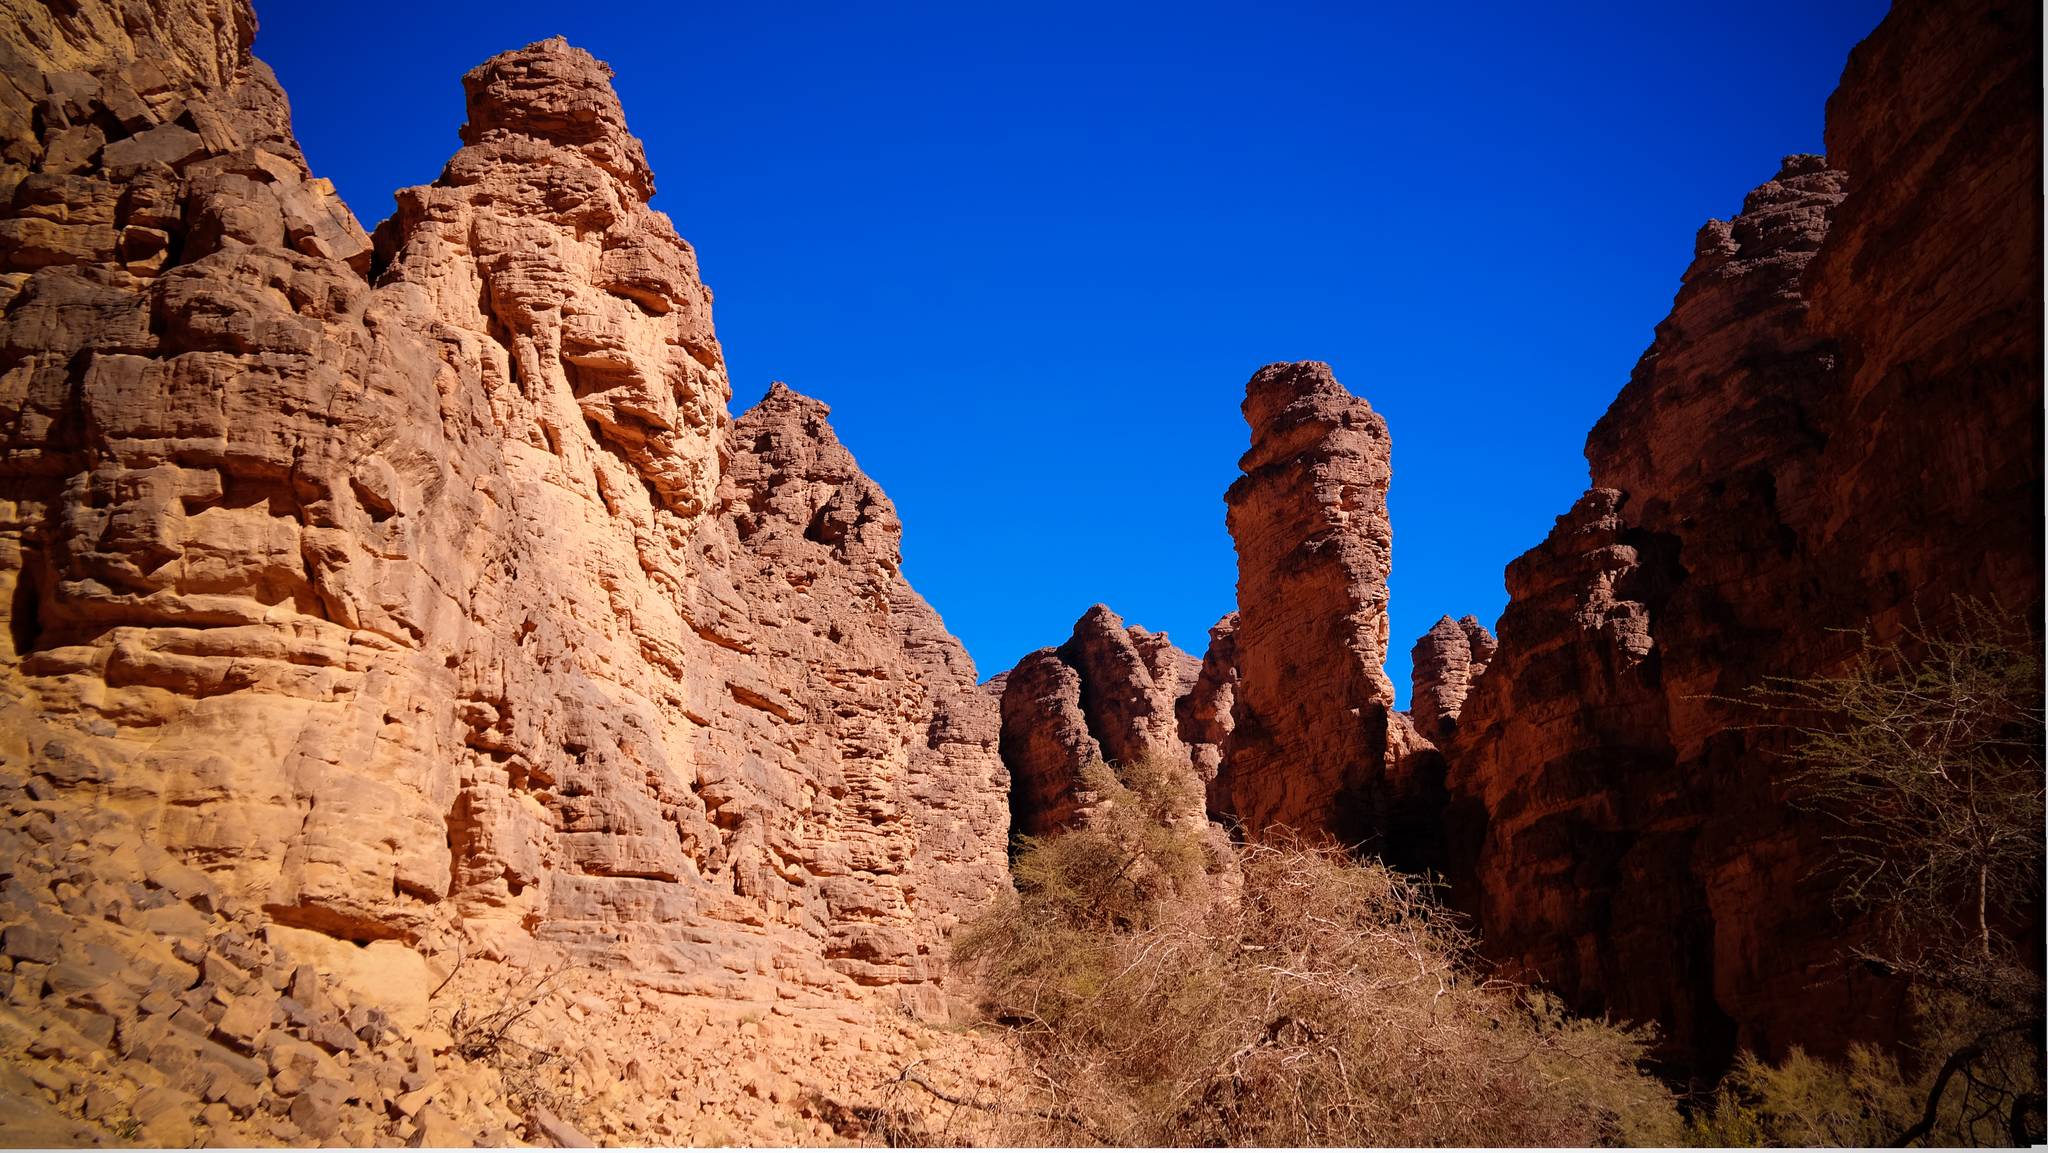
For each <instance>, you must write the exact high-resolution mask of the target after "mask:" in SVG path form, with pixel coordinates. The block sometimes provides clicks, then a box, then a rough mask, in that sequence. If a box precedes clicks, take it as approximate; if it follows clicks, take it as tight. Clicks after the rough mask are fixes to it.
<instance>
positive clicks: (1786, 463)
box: [1449, 2, 2042, 1066]
mask: <svg viewBox="0 0 2048 1153" xmlns="http://www.w3.org/2000/svg"><path fill="white" fill-rule="evenodd" d="M2039 19H2040V16H2039V11H2038V9H2036V8H2031V7H2026V6H2020V5H2011V4H2002V3H1991V2H1978V3H1969V4H1959V5H1958V4H1932V3H1919V2H1907V3H1900V4H1898V5H1895V6H1894V9H1893V11H1892V13H1891V15H1890V16H1888V17H1887V18H1886V20H1885V22H1884V23H1883V24H1882V25H1881V26H1880V27H1879V28H1878V30H1877V31H1876V32H1874V33H1873V34H1872V35H1871V37H1870V38H1869V39H1867V40H1866V41H1865V42H1864V43H1863V44H1861V45H1860V46H1858V48H1857V49H1856V50H1855V52H1854V53H1853V54H1852V55H1851V57H1850V59H1849V63H1848V67H1847V68H1846V70H1845V71H1844V73H1843V78H1842V84H1841V87H1840V88H1839V89H1838V90H1837V92H1836V93H1835V95H1834V97H1833V98H1832V99H1831V100H1830V101H1829V105H1828V123H1827V148H1828V154H1827V156H1826V158H1825V159H1823V158H1821V157H1815V156H1795V157H1790V158H1788V159H1787V160H1786V161H1785V164H1784V166H1783V168H1782V169H1781V171H1780V172H1779V173H1778V175H1777V176H1776V177H1775V178H1773V179H1772V180H1770V181H1768V182H1766V183H1765V184H1764V185H1762V186H1761V187H1759V188H1758V189H1757V190H1756V191H1755V192H1753V193H1751V194H1750V196H1749V197H1748V199H1747V200H1746V201H1745V203H1744V206H1743V211H1742V213H1741V214H1740V215H1739V216H1737V217H1735V218H1734V219H1733V220H1730V221H1726V222H1723V221H1713V222H1710V223H1709V224H1708V225H1707V226H1706V227H1705V228H1704V229H1703V230H1702V231H1701V233H1700V239H1699V245H1698V252H1697V256H1696V257H1695V259H1694V262H1693V265H1692V267H1691V268H1690V269H1689V270H1688V271H1687V272H1686V275H1685V279H1684V286H1683V288H1682V289H1681V290H1680V291H1679V293H1678V297H1677V300H1676V301H1675V302H1674V304H1673V308H1672V313H1671V316H1670V317H1669V319H1667V320H1666V321H1665V322H1664V323H1662V324H1661V325H1659V327H1658V330H1657V336H1656V340H1655V342H1654V343H1653V344H1652V345H1651V347H1650V349H1649V351H1648V352H1646V353H1645V354H1644V356H1643V358H1642V361H1641V362H1640V363H1639V364H1638V366H1637V368H1636V370H1635V373H1634V374H1633V376H1632V377H1631V379H1630V381H1629V384H1628V386H1627V387H1626V388H1625V389H1624V390H1623V391H1622V393H1621V395H1620V396H1619V397H1618V398H1617V399H1616V400H1615V402H1614V405H1613V406H1612V407H1611V408H1610V409H1609V411H1608V413H1607V415H1606V416H1605V417H1604V418H1602V420H1601V421H1600V422H1599V424H1598V425H1597V426H1596V427H1595V428H1594V430H1593V431H1592V434H1591V435H1590V436H1589V437H1588V440H1587V446H1586V455H1587V459H1588V461H1589V463H1590V464H1591V468H1592V479H1593V484H1594V486H1595V487H1594V489H1593V490H1592V491H1590V492H1588V493H1587V494H1586V496H1585V497H1584V498H1583V499H1582V500H1581V501H1580V502H1579V503H1578V505H1577V506H1576V507H1575V508H1574V509H1573V510H1572V511H1571V512H1570V513H1569V514H1568V515H1566V516H1565V517H1562V518H1560V519H1559V521H1558V525H1557V528H1556V529H1555V531H1553V532H1552V533H1551V535H1550V538H1549V539H1548V540H1547V541H1545V542H1544V544H1542V545H1541V546H1539V547H1538V548H1536V549H1534V550H1532V551H1531V552H1530V553H1528V554H1527V555H1525V556H1523V557H1522V558H1521V559H1520V560H1518V561H1516V562H1515V563H1514V564H1513V565H1512V566H1510V568H1509V570H1508V588H1509V593H1510V597H1511V600H1510V603H1509V606H1508V608H1507V611H1506V612H1505V613H1504V614H1503V616H1502V618H1501V621H1500V647H1499V652H1498V654H1497V655H1496V656H1495V658H1494V660H1493V662H1492V664H1491V666H1490V667H1489V668H1488V670H1487V672H1486V675H1485V676H1484V677H1482V678H1480V680H1479V681H1478V683H1477V686H1476V687H1475V688H1474V689H1473V690H1472V691H1471V694H1470V696H1469V698H1468V699H1467V700H1466V702H1465V705H1464V710H1463V713H1462V715H1461V716H1460V718H1459V721H1458V731H1457V737H1456V741H1455V744H1454V745H1453V747H1452V753H1451V770H1450V775H1449V780H1450V788H1451V791H1452V793H1453V802H1452V813H1453V817H1452V824H1453V826H1454V828H1456V827H1462V828H1463V829H1465V830H1466V831H1467V834H1468V836H1469V839H1470V846H1469V850H1470V851H1469V854H1468V855H1467V859H1466V861H1465V862H1464V863H1463V864H1461V866H1460V868H1459V869H1454V874H1459V875H1460V882H1459V883H1458V884H1455V885H1454V892H1462V893H1463V894H1464V898H1463V899H1464V900H1466V901H1468V902H1469V903H1470V904H1471V906H1472V907H1473V908H1474V909H1475V911H1476V912H1477V913H1478V915H1479V925H1480V929H1481V931H1482V933H1483V935H1484V938H1485V940H1486V943H1487V948H1488V949H1489V950H1490V951H1492V952H1494V953H1495V954H1497V955H1498V956H1500V957H1501V958H1503V959H1505V960H1507V961H1509V962H1511V963H1512V964H1514V965H1516V966H1518V967H1520V968H1521V969H1523V970H1525V971H1528V972H1531V973H1534V974H1537V975H1540V976H1541V977H1542V978H1543V979H1544V980H1545V981H1546V982H1547V983H1549V984H1550V985H1551V986H1552V987H1553V988H1556V989H1558V990H1559V991H1560V992H1562V993H1563V994H1564V995H1565V997H1566V998H1567V1000H1568V1001H1570V1002H1571V1003H1573V1004H1574V1005H1575V1006H1576V1007H1578V1008H1580V1009H1586V1010H1602V1009H1604V1010H1606V1011H1609V1012H1612V1013H1615V1014H1617V1015H1620V1016H1623V1017H1632V1018H1642V1019H1656V1020H1658V1021H1660V1022H1662V1023H1663V1024H1664V1026H1665V1030H1666V1034H1667V1036H1669V1038H1670V1039H1671V1043H1672V1044H1671V1047H1672V1050H1673V1053H1674V1054H1675V1055H1678V1056H1679V1057H1681V1058H1682V1059H1686V1060H1690V1061H1694V1062H1697V1063H1701V1064H1704V1065H1706V1066H1714V1065H1717V1064H1719V1063H1720V1062H1721V1061H1724V1060H1725V1059H1726V1058H1727V1056H1728V1055H1729V1054H1730V1053H1731V1052H1732V1051H1733V1050H1734V1049H1735V1048H1736V1047H1738V1046H1741V1047H1749V1048H1755V1049H1758V1050H1760V1051H1763V1052H1766V1053H1779V1052H1782V1051H1784V1049H1786V1048H1787V1047H1789V1046H1791V1045H1794V1044H1801V1045H1805V1046H1807V1047H1808V1048H1809V1049H1816V1050H1819V1051H1824V1052H1835V1051H1839V1049H1840V1048H1841V1047H1842V1046H1843V1045H1844V1044H1846V1043H1847V1042H1848V1041H1850V1040H1854V1039H1857V1038H1872V1037H1874V1038H1880V1039H1891V1038H1896V1037H1898V1036H1899V1035H1900V1031H1901V1028H1902V1025H1901V1022H1900V1019H1899V1011H1900V1010H1899V1005H1898V1000H1897V996H1896V990H1894V989H1892V988H1890V987H1888V986H1885V985H1883V984H1882V983H1880V982H1878V981H1877V980H1876V979H1875V978H1873V977H1871V976H1870V975H1868V974H1867V973H1863V972H1861V971H1860V970H1853V969H1851V968H1849V967H1846V966H1845V965H1844V964H1843V961H1842V958H1843V950H1844V948H1845V943H1847V942H1850V941H1853V939H1854V934H1855V933H1856V932H1857V931H1858V930H1857V926H1855V925H1854V924H1850V923H1845V922H1843V921H1841V920H1840V919H1839V918H1838V917H1837V916H1836V915H1835V913H1834V912H1833V911H1832V909H1831V906H1830V903H1829V900H1828V894H1827V892H1826V891H1825V887H1824V885H1823V884H1821V883H1820V882H1819V881H1818V880H1816V879H1815V877H1814V872H1815V869H1816V866H1817V865H1818V864H1819V863H1820V862H1821V861H1822V859H1823V854H1824V853H1825V850H1826V846H1825V843H1824V840H1823V836H1822V835H1823V832H1824V830H1822V829H1821V828H1819V823H1818V821H1817V820H1816V819H1814V818H1811V817H1809V816H1807V815H1805V814H1803V813H1801V812H1800V811H1798V810H1796V809H1795V808H1793V807H1791V806H1789V805H1788V804H1787V801H1786V797H1785V793H1784V787H1783V776H1784V774H1785V773H1786V772H1787V768H1786V765H1785V762H1784V760H1783V759H1782V757H1781V756H1780V755H1779V754H1780V753H1782V751H1783V747H1782V740H1783V738H1782V736H1780V735H1774V734H1772V733H1770V732H1769V731H1767V730H1759V729H1757V728H1755V727H1754V726H1755V725H1756V723H1757V722H1758V721H1759V720H1763V719H1767V718H1760V717H1758V716H1756V715H1754V714H1753V713H1751V712H1748V711H1745V710H1742V709H1738V708H1735V707H1732V706H1730V705H1728V704H1727V703H1726V699H1727V698H1728V697H1731V696H1734V695H1737V694H1740V693H1741V692H1742V691H1743V690H1744V689H1746V688H1747V687H1749V686H1752V685H1755V684H1758V683H1759V682H1761V681H1762V680H1763V679H1764V678H1765V677H1767V676H1806V675H1814V674H1820V673H1825V672H1827V671H1829V670H1831V669H1833V668H1835V667H1837V666H1838V665H1839V662H1841V661H1842V660H1843V659H1844V658H1845V657H1846V656H1847V655H1848V654H1849V652H1850V651H1851V650H1852V649H1853V647H1854V645H1855V644H1856V640H1855V637H1854V636H1853V635H1852V634H1850V633H1848V632H1844V631H1840V630H1852V629H1857V628H1862V627H1866V626H1867V627H1869V628H1871V629H1872V630H1873V631H1874V632H1875V634H1876V635H1877V636H1878V637H1880V638H1886V637H1890V636H1895V635H1897V632H1898V630H1899V629H1900V628H1901V627H1902V626H1903V625H1905V624H1907V623H1910V622H1911V621H1912V619H1913V617H1914V614H1915V613H1916V612H1918V613H1925V614H1927V616H1928V618H1929V619H1930V621H1937V620H1939V618H1940V617H1941V615H1942V614H1944V613H1945V612H1946V611H1947V610H1948V609H1949V608H1950V607H1951V604H1952V598H1953V597H1955V596H1957V595H1972V596H1979V597H1985V598H1988V599H1992V600H1995V601H1997V602H1998V603H2000V604H2002V605H2004V606H2005V607H2006V608H2007V609H2009V610H2011V611H2014V612H2017V613H2020V614H2022V615H2023V616H2025V617H2026V618H2028V619H2030V620H2031V621H2033V622H2034V624H2035V627H2036V628H2037V629H2038V627H2039V624H2040V620H2041V606H2042V585H2041V580H2042V576H2041V574H2042V569H2041V555H2042V515H2041V514H2042V505H2041V492H2042V473H2041V460H2042V449H2041V440H2040V422H2039V413H2040V408H2041V371H2042V361H2041V329H2042V314H2041V291H2040V277H2039V272H2040V262H2041V235H2040V213H2039V197H2040V184H2039V173H2040V168H2041V141H2040V115H2039V112H2040V109H2039V100H2038V97H2039V91H2038V89H2039V78H2040V57H2039V55H2038V46H2039V44H2040V24H2039Z"/></svg>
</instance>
